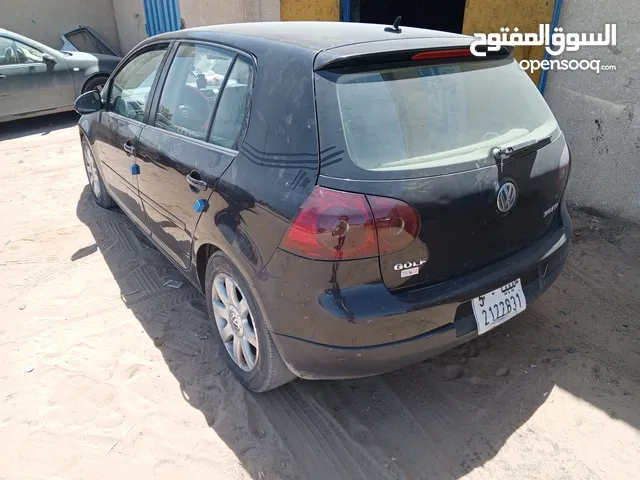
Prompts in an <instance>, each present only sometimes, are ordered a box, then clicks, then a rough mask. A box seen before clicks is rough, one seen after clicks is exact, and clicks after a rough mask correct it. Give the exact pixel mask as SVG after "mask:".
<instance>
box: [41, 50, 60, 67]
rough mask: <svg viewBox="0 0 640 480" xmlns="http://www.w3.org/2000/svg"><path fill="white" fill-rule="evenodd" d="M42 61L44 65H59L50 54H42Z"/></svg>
mask: <svg viewBox="0 0 640 480" xmlns="http://www.w3.org/2000/svg"><path fill="white" fill-rule="evenodd" d="M42 61H43V62H44V63H50V64H56V63H58V61H57V60H56V59H55V58H54V56H53V55H50V54H48V53H43V54H42Z"/></svg>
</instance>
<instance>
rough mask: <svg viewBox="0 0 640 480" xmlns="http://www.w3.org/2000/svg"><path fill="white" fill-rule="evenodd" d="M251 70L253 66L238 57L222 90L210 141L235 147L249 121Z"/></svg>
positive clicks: (222, 145)
mask: <svg viewBox="0 0 640 480" xmlns="http://www.w3.org/2000/svg"><path fill="white" fill-rule="evenodd" d="M253 72H254V70H253V66H252V65H251V64H250V63H249V62H248V61H246V60H244V59H243V58H240V57H238V59H237V60H236V62H235V63H234V65H233V68H232V69H231V72H230V73H229V79H228V80H227V83H226V85H225V87H224V89H223V90H222V96H221V97H220V103H219V105H218V109H217V110H216V116H215V118H214V120H213V128H212V129H211V137H210V139H209V141H210V142H211V143H213V144H215V145H220V146H221V147H226V148H233V149H235V148H237V143H238V141H239V140H240V138H241V137H242V134H243V133H244V131H245V130H246V127H247V124H248V122H249V110H250V108H251V102H250V101H249V100H250V97H251V86H252V84H253Z"/></svg>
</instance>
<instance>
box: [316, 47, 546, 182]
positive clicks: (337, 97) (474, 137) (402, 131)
mask: <svg viewBox="0 0 640 480" xmlns="http://www.w3.org/2000/svg"><path fill="white" fill-rule="evenodd" d="M316 83H317V84H318V85H319V87H320V88H319V90H320V91H322V92H324V93H325V95H324V97H323V98H325V99H326V98H331V100H330V101H328V102H321V103H322V105H319V107H318V109H319V128H320V130H321V137H323V131H324V132H327V131H331V130H333V131H335V126H334V125H333V124H334V123H336V122H335V120H338V123H339V125H340V130H341V133H340V136H343V137H344V138H343V142H344V145H345V146H346V149H347V151H348V154H349V157H350V159H351V161H352V162H353V163H354V164H355V165H356V166H357V167H358V168H360V169H364V170H368V171H402V170H416V169H425V168H430V167H434V166H445V165H452V164H456V163H465V162H473V161H476V160H478V159H479V158H483V157H484V158H486V157H487V155H488V152H489V151H490V149H491V148H493V147H495V146H508V145H510V144H515V143H520V142H521V141H525V140H528V139H534V138H538V137H540V138H544V137H545V136H549V135H550V134H551V133H552V132H554V131H555V130H556V128H557V123H556V121H555V119H554V117H553V114H552V113H551V111H550V109H549V108H548V106H547V104H546V102H545V101H544V99H543V98H542V96H541V95H540V93H539V92H538V89H537V88H536V87H535V85H534V84H533V83H532V82H531V80H530V79H529V78H528V77H527V75H526V74H525V73H524V72H523V71H522V70H521V69H520V68H519V67H518V65H517V63H516V62H515V61H513V59H511V58H509V59H499V60H486V61H484V60H483V61H470V62H459V63H448V64H442V65H429V66H419V67H409V68H399V69H387V70H375V71H367V72H363V73H352V74H337V73H336V74H332V73H325V72H322V73H321V74H319V75H317V77H316ZM334 138H335V136H334ZM323 147H326V145H324V146H323Z"/></svg>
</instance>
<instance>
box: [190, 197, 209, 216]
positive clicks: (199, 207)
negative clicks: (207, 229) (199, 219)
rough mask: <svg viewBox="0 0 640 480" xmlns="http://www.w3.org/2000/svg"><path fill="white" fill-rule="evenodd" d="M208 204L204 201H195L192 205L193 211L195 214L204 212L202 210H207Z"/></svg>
mask: <svg viewBox="0 0 640 480" xmlns="http://www.w3.org/2000/svg"><path fill="white" fill-rule="evenodd" d="M207 205H208V202H207V201H206V200H203V199H200V200H196V203H195V204H194V205H193V209H194V210H195V211H196V213H202V212H204V209H205V208H207Z"/></svg>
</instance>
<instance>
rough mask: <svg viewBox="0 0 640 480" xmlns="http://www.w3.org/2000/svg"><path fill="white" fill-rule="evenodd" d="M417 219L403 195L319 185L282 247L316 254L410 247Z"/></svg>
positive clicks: (356, 254)
mask: <svg viewBox="0 0 640 480" xmlns="http://www.w3.org/2000/svg"><path fill="white" fill-rule="evenodd" d="M419 223H420V222H419V219H418V215H417V213H416V211H415V210H414V209H413V208H412V207H411V206H409V205H407V204H406V203H404V202H401V201H399V200H393V199H389V198H382V197H372V196H365V195H362V194H357V193H346V192H339V191H336V190H329V189H327V188H324V187H319V186H316V187H315V188H314V189H313V191H312V192H311V195H309V198H307V200H306V201H305V203H304V205H303V206H302V208H301V210H300V213H299V214H298V216H297V218H296V219H295V221H294V222H293V225H292V226H291V228H290V229H289V231H288V232H287V235H286V236H285V238H284V240H283V241H282V244H281V245H280V247H281V248H282V249H284V250H287V251H288V252H291V253H294V254H296V255H300V256H302V257H307V258H313V259H317V260H350V259H356V258H368V257H375V256H377V255H379V254H382V255H383V254H387V253H391V252H395V251H398V250H401V249H403V248H405V247H407V246H408V245H409V244H410V243H411V242H412V241H413V239H414V238H415V235H416V234H417V232H418V228H419Z"/></svg>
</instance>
